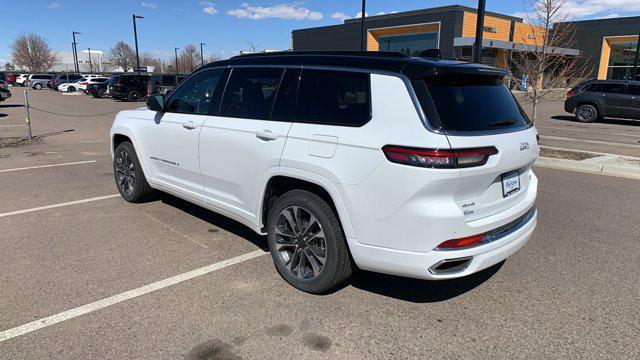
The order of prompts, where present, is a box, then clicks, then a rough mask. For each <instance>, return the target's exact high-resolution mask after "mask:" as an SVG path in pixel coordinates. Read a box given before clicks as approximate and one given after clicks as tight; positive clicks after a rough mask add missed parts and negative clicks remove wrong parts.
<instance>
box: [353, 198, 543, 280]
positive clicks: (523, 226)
mask: <svg viewBox="0 0 640 360" xmlns="http://www.w3.org/2000/svg"><path fill="white" fill-rule="evenodd" d="M529 211H531V213H530V216H527V217H526V218H525V220H523V221H522V223H520V224H518V225H517V226H515V227H514V228H513V229H512V231H510V232H509V233H508V234H506V235H505V236H503V237H500V238H499V239H497V240H495V241H493V242H491V243H488V244H484V245H480V246H476V247H472V248H469V249H464V250H448V251H438V250H433V251H430V252H427V253H421V252H412V251H403V250H395V249H389V248H382V247H377V246H369V245H366V244H362V243H359V242H358V241H357V240H356V239H348V242H349V248H350V250H351V253H352V256H353V258H354V260H355V261H356V263H357V264H358V267H360V268H361V269H363V270H369V271H375V272H380V273H385V274H393V275H399V276H406V277H412V278H418V279H425V280H447V279H454V278H459V277H464V276H468V275H471V274H473V273H476V272H478V271H481V270H484V269H486V268H488V267H491V266H493V265H495V264H498V263H499V262H501V261H503V260H505V259H506V258H508V257H509V256H511V255H512V254H514V253H515V252H516V251H518V250H519V249H520V248H522V247H523V246H524V244H525V243H526V242H527V241H528V240H529V238H530V237H531V235H532V234H533V231H534V230H535V228H536V225H537V218H538V213H537V210H536V209H535V208H532V209H529V210H527V212H529ZM527 212H525V213H524V214H522V215H527ZM522 215H521V216H522ZM451 261H458V262H459V263H461V266H458V267H456V268H453V269H451V271H437V269H438V267H439V266H440V265H441V264H444V263H447V262H451Z"/></svg>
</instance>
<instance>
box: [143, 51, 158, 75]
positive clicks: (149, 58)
mask: <svg viewBox="0 0 640 360" xmlns="http://www.w3.org/2000/svg"><path fill="white" fill-rule="evenodd" d="M140 65H141V66H153V67H154V68H155V71H162V70H164V69H163V68H164V66H163V62H162V59H160V58H159V57H158V56H156V55H154V54H151V53H144V54H142V56H140Z"/></svg>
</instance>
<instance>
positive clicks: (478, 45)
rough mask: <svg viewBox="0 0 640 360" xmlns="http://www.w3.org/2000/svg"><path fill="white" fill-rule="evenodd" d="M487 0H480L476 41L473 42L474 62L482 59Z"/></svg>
mask: <svg viewBox="0 0 640 360" xmlns="http://www.w3.org/2000/svg"><path fill="white" fill-rule="evenodd" d="M486 3H487V2H486V0H478V21H477V22H476V41H475V42H474V43H473V62H474V63H477V64H479V63H480V61H481V60H482V35H483V32H484V8H485V5H486Z"/></svg>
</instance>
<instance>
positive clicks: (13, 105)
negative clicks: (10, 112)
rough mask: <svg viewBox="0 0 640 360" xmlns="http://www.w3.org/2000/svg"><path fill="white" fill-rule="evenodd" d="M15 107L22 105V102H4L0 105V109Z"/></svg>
mask: <svg viewBox="0 0 640 360" xmlns="http://www.w3.org/2000/svg"><path fill="white" fill-rule="evenodd" d="M15 107H24V105H23V104H4V105H0V109H2V108H15Z"/></svg>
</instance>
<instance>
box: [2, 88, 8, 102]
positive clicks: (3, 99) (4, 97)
mask: <svg viewBox="0 0 640 360" xmlns="http://www.w3.org/2000/svg"><path fill="white" fill-rule="evenodd" d="M10 97H11V91H9V89H4V88H0V101H5V100H7V99H8V98H10Z"/></svg>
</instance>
